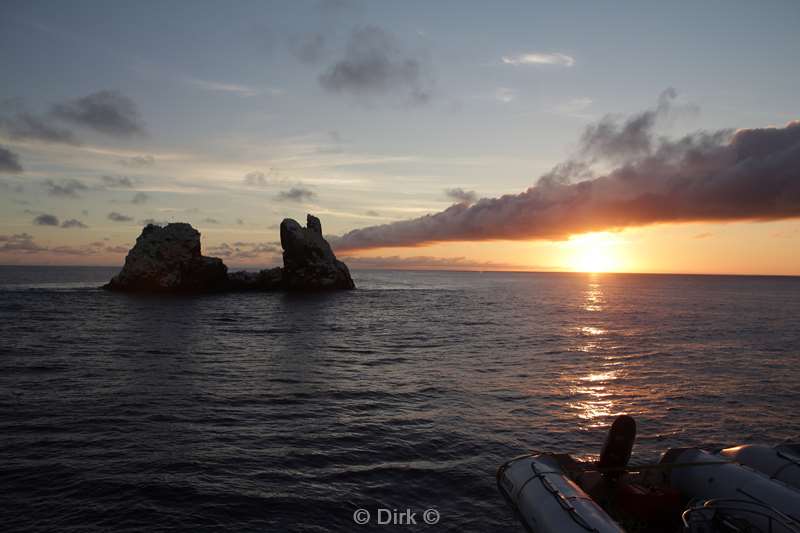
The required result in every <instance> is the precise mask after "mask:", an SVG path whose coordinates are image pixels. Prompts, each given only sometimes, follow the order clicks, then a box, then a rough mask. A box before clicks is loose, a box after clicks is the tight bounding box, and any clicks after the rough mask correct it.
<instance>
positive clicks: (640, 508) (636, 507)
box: [616, 483, 683, 521]
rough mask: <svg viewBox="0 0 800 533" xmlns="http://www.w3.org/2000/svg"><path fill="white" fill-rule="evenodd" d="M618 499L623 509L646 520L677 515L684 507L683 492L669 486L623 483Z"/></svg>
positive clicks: (628, 513) (618, 490)
mask: <svg viewBox="0 0 800 533" xmlns="http://www.w3.org/2000/svg"><path fill="white" fill-rule="evenodd" d="M616 499H617V506H618V507H619V509H620V510H621V511H623V512H624V513H625V514H627V515H630V516H632V517H635V518H638V519H640V520H644V521H650V520H657V519H659V518H662V517H666V516H676V513H677V514H680V511H681V510H682V509H683V505H682V503H683V502H682V500H681V493H680V492H678V491H677V490H675V489H672V488H669V487H645V486H643V485H638V484H636V483H621V484H620V485H619V487H618V489H617V498H616Z"/></svg>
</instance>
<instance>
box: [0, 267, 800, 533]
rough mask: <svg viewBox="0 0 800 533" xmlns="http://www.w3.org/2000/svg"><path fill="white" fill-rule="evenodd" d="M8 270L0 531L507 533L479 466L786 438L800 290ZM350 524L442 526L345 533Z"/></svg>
mask: <svg viewBox="0 0 800 533" xmlns="http://www.w3.org/2000/svg"><path fill="white" fill-rule="evenodd" d="M114 271H115V269H98V268H94V269H90V268H36V269H22V268H19V267H0V502H1V505H0V524H2V525H0V529H2V530H3V531H106V530H117V531H121V530H125V531H148V530H187V531H212V530H229V531H275V532H283V531H305V532H311V531H320V532H321V531H345V532H347V531H420V530H426V531H464V532H472V531H474V532H492V531H521V528H520V526H519V525H518V524H517V523H516V521H515V520H514V519H513V517H512V515H511V513H510V512H509V510H508V508H507V507H506V505H505V503H504V502H503V500H502V499H501V497H500V495H499V494H498V492H497V490H496V488H495V481H494V472H495V469H496V467H497V466H498V465H499V464H500V463H502V462H503V461H505V460H506V459H508V458H510V457H512V456H514V455H517V454H520V453H522V452H525V451H528V450H530V449H550V450H560V451H565V452H571V453H574V454H577V455H580V456H587V455H592V454H596V453H597V452H598V451H599V447H600V446H601V444H602V441H603V437H604V434H605V427H606V426H607V424H609V423H610V421H611V420H612V419H613V416H614V415H615V414H617V413H621V412H628V413H631V414H633V415H634V416H635V417H636V418H637V420H638V422H639V432H640V438H639V441H638V443H637V447H636V449H635V455H636V457H635V460H638V461H643V460H653V459H657V457H658V455H659V453H660V452H662V451H663V450H665V449H666V448H668V447H670V446H687V445H704V446H710V447H716V446H723V445H728V444H735V443H740V442H750V443H769V444H776V443H779V442H782V441H784V440H797V439H798V436H800V426H799V425H798V417H797V413H798V411H800V366H799V365H798V362H799V361H800V278H769V277H763V278H760V277H714V276H639V275H594V276H592V275H579V274H510V273H509V274H507V273H486V274H480V273H453V272H439V273H430V272H428V273H423V272H366V271H362V272H355V273H354V278H355V280H356V283H357V284H358V285H359V287H360V288H359V290H356V291H352V292H340V293H335V294H324V295H287V294H278V293H275V294H225V295H209V296H202V297H180V298H178V297H141V296H129V295H122V294H110V293H106V292H104V291H100V290H96V289H95V288H94V287H96V286H97V285H98V284H99V283H101V282H103V281H105V280H107V279H108V278H109V277H110V275H111V274H112V273H114ZM359 507H363V508H366V509H367V510H370V511H371V512H372V513H373V515H374V514H375V511H376V510H377V509H378V508H389V509H392V508H395V509H398V510H405V509H406V508H409V509H412V510H413V511H417V512H418V513H420V514H418V515H417V521H419V522H421V520H420V518H421V513H422V512H423V511H424V510H425V509H428V508H435V509H437V510H438V512H439V514H440V517H441V518H440V522H439V523H438V524H437V525H435V526H426V525H418V526H388V525H386V526H377V525H375V524H374V520H373V523H371V524H369V525H366V526H357V525H355V524H354V523H353V518H352V517H353V512H354V511H355V510H356V509H357V508H359Z"/></svg>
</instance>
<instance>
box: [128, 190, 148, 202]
mask: <svg viewBox="0 0 800 533" xmlns="http://www.w3.org/2000/svg"><path fill="white" fill-rule="evenodd" d="M149 199H150V196H148V195H147V194H145V193H143V192H137V193H136V194H134V195H133V199H132V200H131V203H132V204H139V205H141V204H144V203H147V201H148V200H149Z"/></svg>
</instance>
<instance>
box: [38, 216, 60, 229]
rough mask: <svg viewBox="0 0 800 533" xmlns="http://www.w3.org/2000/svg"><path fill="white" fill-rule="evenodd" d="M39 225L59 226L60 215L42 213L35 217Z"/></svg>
mask: <svg viewBox="0 0 800 533" xmlns="http://www.w3.org/2000/svg"><path fill="white" fill-rule="evenodd" d="M33 223H34V224H36V225H37V226H58V217H57V216H55V215H47V214H42V215H39V216H37V217H36V218H34V219H33Z"/></svg>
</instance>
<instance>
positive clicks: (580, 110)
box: [553, 97, 594, 118]
mask: <svg viewBox="0 0 800 533" xmlns="http://www.w3.org/2000/svg"><path fill="white" fill-rule="evenodd" d="M593 103H594V100H592V99H591V98H586V97H584V98H573V99H572V100H567V101H566V102H562V103H560V104H558V105H557V106H555V108H553V111H554V112H555V113H557V114H559V115H564V116H567V117H575V118H590V115H588V114H586V113H585V111H586V110H587V109H588V108H589V107H590V106H591V105H592V104H593Z"/></svg>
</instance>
